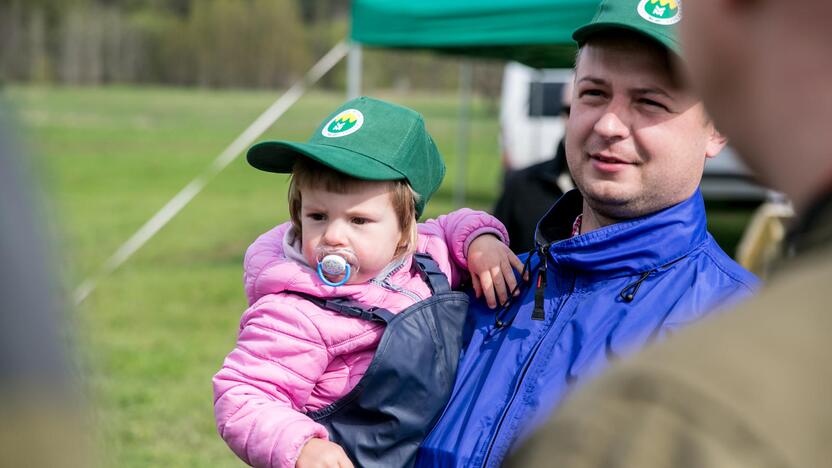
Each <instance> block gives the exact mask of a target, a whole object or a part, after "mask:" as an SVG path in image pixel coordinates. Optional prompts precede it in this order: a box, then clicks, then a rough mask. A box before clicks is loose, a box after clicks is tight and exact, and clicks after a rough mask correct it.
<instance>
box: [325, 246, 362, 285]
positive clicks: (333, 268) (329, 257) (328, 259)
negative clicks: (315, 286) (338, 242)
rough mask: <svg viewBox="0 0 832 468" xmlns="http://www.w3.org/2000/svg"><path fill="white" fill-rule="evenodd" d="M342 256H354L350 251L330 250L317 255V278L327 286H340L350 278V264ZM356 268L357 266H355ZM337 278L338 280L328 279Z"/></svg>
mask: <svg viewBox="0 0 832 468" xmlns="http://www.w3.org/2000/svg"><path fill="white" fill-rule="evenodd" d="M344 257H354V256H353V255H350V252H343V251H341V252H331V253H325V254H324V253H321V254H319V255H318V278H320V279H321V281H323V283H324V284H326V285H327V286H341V285H342V284H344V283H346V282H347V281H349V279H350V274H351V273H352V270H353V268H352V266H351V265H350V262H349V261H347V259H346V258H344ZM356 270H357V267H356ZM327 277H329V278H339V277H341V280H339V281H330V280H329V278H327Z"/></svg>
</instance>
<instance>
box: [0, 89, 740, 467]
mask: <svg viewBox="0 0 832 468" xmlns="http://www.w3.org/2000/svg"><path fill="white" fill-rule="evenodd" d="M3 93H4V94H5V95H6V96H7V97H9V98H11V101H12V102H13V103H15V104H16V107H17V111H18V116H19V118H20V120H21V122H22V123H23V125H24V128H26V129H27V133H28V142H29V146H30V148H31V149H32V150H33V153H34V154H35V155H36V157H35V162H36V165H37V167H38V168H39V169H40V174H42V180H41V182H42V185H43V186H44V188H45V189H46V192H47V194H48V197H47V198H48V200H49V203H50V206H49V212H50V213H51V214H52V216H51V219H50V222H51V223H52V224H53V225H54V226H55V227H56V229H57V230H58V231H59V232H60V233H61V235H60V236H59V243H60V245H59V247H60V251H61V252H62V254H63V255H65V258H64V259H62V260H60V261H59V263H60V265H62V267H63V271H65V278H66V283H67V286H68V289H70V290H72V289H73V288H74V287H75V286H76V285H78V284H79V283H80V282H81V281H82V280H83V279H84V278H86V277H88V276H89V275H91V274H93V273H94V272H95V271H96V270H97V268H98V267H99V266H100V265H101V264H102V263H103V262H104V261H105V260H106V258H107V257H108V256H109V255H110V254H112V253H113V251H114V250H115V249H116V248H117V247H118V246H119V245H120V244H121V243H122V242H123V241H124V240H126V239H127V238H128V237H129V236H130V235H131V234H132V233H133V232H135V230H136V229H138V228H139V227H140V226H141V225H142V224H143V223H144V222H145V221H146V220H147V219H148V218H149V217H150V216H152V215H153V214H154V213H155V212H156V210H158V209H159V208H160V207H161V206H162V205H163V204H164V203H165V202H167V200H168V199H170V198H171V197H172V196H173V195H174V194H175V193H177V192H178V191H179V190H180V189H181V188H182V187H183V186H185V184H186V183H187V182H189V181H190V180H191V179H192V178H193V177H194V176H196V175H197V174H198V173H200V172H201V171H202V170H203V169H204V168H205V167H206V166H207V165H208V164H210V162H211V161H212V160H213V159H214V158H215V157H216V155H217V154H219V153H220V151H222V150H223V149H224V148H225V146H226V145H227V144H228V143H230V142H231V141H232V140H233V139H234V138H235V137H236V136H237V135H238V134H239V133H240V132H241V131H242V130H243V129H244V128H245V127H247V126H248V124H249V123H250V122H251V121H252V120H253V119H254V118H255V117H256V116H257V115H259V113H260V112H262V110H264V109H265V108H266V107H267V106H268V105H269V104H270V103H271V102H272V101H273V100H274V99H276V98H277V96H278V94H277V93H270V92H242V91H199V90H184V89H159V88H118V87H116V88H34V87H10V88H6V89H5V90H4V91H3ZM381 97H386V98H389V99H391V100H394V101H396V102H399V103H402V104H404V105H408V106H410V107H413V108H415V109H417V110H419V111H421V112H422V113H424V114H425V116H426V120H427V123H428V127H429V129H430V131H431V132H432V134H433V135H434V137H435V138H436V141H437V144H438V146H439V148H440V150H441V151H442V153H443V154H444V155H445V157H446V160H447V163H448V174H447V176H446V179H445V184H444V185H443V187H442V188H441V189H440V191H439V193H438V194H437V195H436V196H435V197H434V199H433V200H432V201H431V203H430V204H429V205H428V210H427V215H428V216H431V215H435V214H438V213H442V212H445V211H448V210H450V209H451V208H452V203H451V191H452V190H451V188H452V187H451V186H452V183H453V181H454V180H455V177H456V176H455V174H456V167H455V162H454V161H455V160H454V157H453V156H454V147H455V136H456V117H457V108H456V102H457V100H456V97H455V96H454V95H453V94H451V95H414V94H409V95H407V96H398V95H387V96H381ZM342 99H343V95H341V94H326V93H313V94H311V95H308V96H306V97H304V98H303V99H302V100H301V101H300V102H299V103H298V105H296V106H295V107H294V108H293V109H292V110H290V111H289V112H288V113H287V114H286V115H284V116H283V118H282V119H281V120H280V121H279V122H278V124H276V125H275V126H274V127H273V128H272V129H271V130H270V131H269V132H268V133H267V135H266V136H265V137H268V138H288V139H301V140H304V139H306V138H307V137H308V135H309V134H310V133H311V132H312V131H313V130H314V128H315V126H316V125H317V123H318V122H319V120H320V119H321V118H322V117H323V116H325V115H326V114H327V113H328V111H329V110H331V109H332V108H334V106H335V105H337V104H339V103H340V102H341V100H342ZM486 109H487V106H486V105H484V103H482V102H477V103H476V105H475V109H474V112H473V121H472V123H471V132H472V135H473V136H474V138H472V140H471V146H470V151H471V155H470V165H469V168H470V170H469V172H468V174H467V176H466V177H467V182H468V187H469V192H468V194H469V197H468V202H467V205H469V206H472V207H475V208H481V209H488V208H490V207H491V206H492V204H493V202H494V200H495V198H496V196H497V194H498V193H499V180H500V170H499V152H498V148H497V134H498V131H497V118H496V116H495V115H491V114H489V113H488V111H487V110H486ZM286 182H287V179H286V177H285V176H279V175H273V174H266V173H262V172H259V171H256V170H253V169H251V168H250V167H248V166H247V164H245V162H244V160H243V159H242V158H240V159H238V160H237V161H235V162H234V163H233V164H232V165H231V166H230V167H229V168H227V169H226V170H225V171H224V172H223V173H221V174H220V175H219V176H218V177H217V178H216V179H214V181H213V182H212V183H211V184H210V185H209V186H208V187H207V188H206V190H205V191H204V192H203V193H202V194H200V195H199V196H198V197H197V198H196V199H195V200H194V201H193V203H191V204H190V205H189V206H188V207H186V208H185V209H184V210H183V211H182V213H181V214H180V215H179V216H178V217H176V218H175V219H174V220H173V221H172V222H171V223H170V224H169V225H168V226H167V227H165V228H164V229H163V230H162V231H161V232H160V233H159V234H158V235H157V236H156V237H155V238H153V239H152V240H151V241H150V242H149V243H148V244H147V245H146V246H145V247H144V248H143V249H142V250H140V251H139V252H138V253H137V254H136V255H135V256H134V257H133V258H132V259H131V260H130V261H128V262H127V263H126V264H125V265H124V266H123V267H122V268H121V269H120V270H118V271H116V272H115V273H114V274H113V275H111V276H109V277H107V278H105V279H104V280H103V281H102V282H101V283H100V284H99V287H98V289H97V290H96V291H95V292H94V293H93V294H92V295H91V296H90V297H89V298H88V299H87V301H86V302H85V303H83V304H82V305H81V306H80V307H79V308H78V310H76V311H75V312H74V313H75V314H76V316H77V320H76V322H77V326H78V334H79V343H80V348H81V351H82V358H83V359H82V361H83V362H85V368H86V372H87V375H88V384H89V387H90V388H89V391H90V394H91V395H92V401H93V408H94V411H95V420H96V423H97V427H98V431H99V433H100V446H101V448H102V462H103V463H102V464H103V465H104V466H118V467H148V466H175V467H187V466H193V467H205V466H212V467H222V466H240V462H238V461H237V460H236V458H235V457H234V455H233V454H231V452H230V451H228V449H227V448H226V447H225V445H224V443H223V442H222V441H221V440H220V438H219V437H218V436H217V435H216V430H215V428H214V421H213V413H212V393H211V385H210V378H211V375H212V374H213V373H214V372H215V371H216V370H217V369H218V367H219V365H220V364H221V362H222V359H223V357H224V355H225V354H226V353H227V352H228V351H229V350H230V349H231V347H232V345H233V343H234V338H235V334H236V328H237V323H238V319H239V316H240V313H241V312H242V310H243V306H244V304H245V299H244V297H243V293H242V288H241V268H240V266H241V262H242V256H243V253H244V250H245V248H246V246H247V245H248V243H249V242H251V240H253V239H254V238H255V237H256V236H257V235H258V234H259V233H261V232H263V231H265V230H266V229H267V228H269V227H270V226H272V225H274V224H276V223H278V222H281V221H284V220H286V218H287V212H286V204H285V194H286ZM746 219H747V214H746V213H745V212H734V211H732V210H721V211H720V212H719V213H713V214H712V220H717V221H718V222H719V225H718V226H716V229H714V230H715V231H716V234H718V239H719V240H720V241H721V242H723V243H724V244H725V245H726V247H727V250H729V251H732V250H733V243H735V242H736V239H737V238H738V236H739V233H740V232H741V230H742V228H743V226H744V223H745V222H746Z"/></svg>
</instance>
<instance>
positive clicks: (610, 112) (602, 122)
mask: <svg viewBox="0 0 832 468" xmlns="http://www.w3.org/2000/svg"><path fill="white" fill-rule="evenodd" d="M628 121H629V118H628V117H627V115H626V111H625V110H623V109H619V108H613V107H610V108H608V109H606V112H604V114H603V115H602V116H601V118H599V119H598V121H597V122H595V127H594V130H595V133H597V134H598V135H600V136H601V137H602V138H604V139H607V140H616V139H622V138H627V137H628V136H629V135H630V126H629V125H628Z"/></svg>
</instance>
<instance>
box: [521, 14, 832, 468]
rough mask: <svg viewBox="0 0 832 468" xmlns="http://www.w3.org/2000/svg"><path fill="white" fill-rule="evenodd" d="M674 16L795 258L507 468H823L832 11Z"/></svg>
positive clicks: (831, 232) (831, 263)
mask: <svg viewBox="0 0 832 468" xmlns="http://www.w3.org/2000/svg"><path fill="white" fill-rule="evenodd" d="M684 7H685V12H684V14H685V18H684V20H683V24H682V30H683V39H684V46H685V54H686V58H687V61H688V65H689V68H690V70H689V72H690V75H691V79H692V81H693V82H694V85H695V86H696V87H697V88H698V90H699V91H700V92H701V94H702V96H703V98H704V100H705V103H706V105H707V106H709V111H710V112H711V114H712V115H713V118H714V119H715V121H716V123H717V125H719V127H720V128H721V129H723V130H724V131H725V132H726V134H727V135H728V136H729V137H730V138H731V139H732V142H733V145H735V146H736V148H737V149H738V150H739V152H740V154H741V155H742V157H743V159H744V160H745V162H746V163H748V165H749V166H750V167H752V168H753V169H754V170H755V171H756V172H757V174H758V175H759V177H760V178H761V179H762V180H763V181H764V182H766V183H768V184H770V185H771V186H772V187H773V188H775V189H777V190H781V191H783V192H784V193H785V194H786V195H788V196H789V197H790V198H791V200H792V201H793V203H794V206H795V211H796V213H797V220H796V223H795V224H794V225H793V227H792V230H791V233H790V236H789V249H790V250H791V252H792V253H794V257H793V258H789V259H787V260H784V261H783V262H782V263H781V265H780V268H779V270H778V271H777V272H775V274H773V275H772V278H771V282H770V283H769V284H768V285H767V287H766V289H765V290H764V291H763V292H762V293H761V294H760V295H759V296H758V297H757V298H755V299H754V300H752V301H750V302H748V303H746V304H744V305H743V306H741V307H740V308H739V309H738V310H736V311H734V312H732V313H730V314H726V315H725V316H722V317H719V318H716V319H714V320H712V321H709V322H706V323H703V324H700V326H698V327H696V328H695V329H691V330H688V331H686V332H685V333H683V334H680V335H679V336H677V337H675V338H674V339H673V340H671V341H669V342H666V343H663V344H662V345H659V346H656V347H655V348H653V349H650V350H649V351H647V352H645V353H643V354H642V355H640V356H638V357H637V358H636V359H634V360H633V361H630V362H627V363H622V365H619V366H618V367H617V368H615V369H614V370H612V371H611V372H609V373H608V374H606V375H604V376H603V377H602V378H601V379H599V380H598V381H596V382H594V383H593V384H592V385H591V386H588V387H587V388H585V389H583V390H582V391H581V392H579V393H578V394H577V396H576V398H575V399H574V400H573V401H571V402H569V404H567V405H565V406H564V408H563V410H562V411H561V412H559V413H558V414H557V415H556V416H555V417H554V418H553V419H552V420H551V421H549V422H548V423H547V424H546V425H545V426H544V427H543V428H542V429H541V430H540V431H539V432H537V433H536V434H535V436H534V437H533V438H532V439H531V440H529V442H528V443H526V444H525V445H523V446H522V447H520V448H519V449H518V450H517V451H516V454H515V457H514V458H513V459H512V463H511V464H512V466H561V467H608V466H615V467H639V468H650V467H665V466H674V467H682V468H684V467H700V466H701V467H712V468H720V467H726V468H727V467H732V468H733V467H801V468H809V467H821V466H829V463H830V460H832V445H830V443H829V441H830V439H832V397H830V389H832V365H830V364H829V358H830V357H831V356H832V340H830V337H829V332H830V330H832V314H830V307H829V302H830V300H829V287H830V285H832V149H830V146H829V143H828V142H827V141H826V139H827V138H828V136H827V134H828V131H829V128H830V125H831V124H832V88H830V83H832V50H830V47H832V28H830V25H831V24H832V3H831V2H829V1H828V0H795V1H791V2H783V1H781V0H696V1H691V2H685V3H684Z"/></svg>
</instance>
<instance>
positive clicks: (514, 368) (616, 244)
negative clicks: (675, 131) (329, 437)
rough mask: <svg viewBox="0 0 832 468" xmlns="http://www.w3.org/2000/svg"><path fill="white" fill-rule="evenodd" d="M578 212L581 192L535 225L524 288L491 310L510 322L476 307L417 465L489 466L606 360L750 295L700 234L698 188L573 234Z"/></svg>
mask: <svg viewBox="0 0 832 468" xmlns="http://www.w3.org/2000/svg"><path fill="white" fill-rule="evenodd" d="M581 204H582V199H581V196H580V193H578V192H577V191H572V192H569V193H567V194H566V195H564V196H563V197H562V198H561V199H560V200H559V201H558V202H557V203H556V204H555V206H554V207H552V209H551V210H550V211H549V212H548V213H547V214H546V216H544V217H543V219H542V220H541V221H540V223H539V224H538V227H537V234H536V239H537V243H538V246H539V249H538V252H539V253H535V254H532V255H531V257H532V258H530V259H528V260H530V264H529V268H530V271H531V272H532V275H531V281H530V282H529V286H528V287H527V288H526V289H525V290H524V291H523V292H522V293H521V296H520V297H518V298H517V299H516V300H515V305H513V306H511V307H509V308H508V309H507V310H505V311H503V312H502V313H501V314H499V319H500V320H502V321H504V322H506V323H508V325H507V326H504V327H502V328H501V327H498V326H496V325H495V322H496V319H495V312H494V311H493V310H491V309H488V308H487V307H486V306H485V305H484V304H482V303H479V302H478V303H476V304H474V305H472V306H471V309H470V311H469V314H470V317H469V320H470V321H471V323H470V326H471V328H470V330H469V333H470V335H469V337H468V338H467V339H468V344H467V348H466V350H465V352H464V354H463V355H462V359H461V361H460V364H459V371H458V374H457V377H456V384H455V387H454V391H453V394H452V396H451V399H450V401H449V403H448V406H447V407H446V408H445V411H444V413H443V414H442V417H441V418H440V419H439V421H438V423H437V424H436V426H435V427H434V429H433V431H432V432H431V433H430V435H429V436H428V438H427V439H425V441H424V442H423V444H422V446H421V448H420V450H419V458H418V460H417V463H416V466H423V467H440V466H454V467H456V466H465V467H468V466H476V467H479V466H498V465H499V464H500V463H501V461H502V460H503V458H505V456H506V455H507V454H508V451H509V450H510V448H511V446H512V444H513V443H514V442H515V441H516V440H517V439H518V438H522V437H523V436H524V435H525V434H528V433H529V432H530V431H531V430H532V429H534V428H535V427H537V426H538V425H539V424H540V423H542V422H543V420H544V419H545V418H546V417H547V416H548V415H549V413H550V412H551V411H552V410H553V409H554V408H555V407H556V406H557V405H558V404H559V403H560V401H561V399H562V398H563V397H564V396H565V394H566V393H567V392H568V391H569V390H570V389H571V388H572V387H573V386H574V385H575V384H576V383H580V382H582V381H583V380H584V379H585V378H587V377H589V376H593V375H595V374H597V373H598V372H599V371H600V370H601V369H603V368H604V367H605V366H606V365H607V364H608V362H609V361H610V359H614V358H616V357H619V356H623V355H626V354H628V353H631V352H634V351H636V350H637V349H638V348H641V347H642V346H644V345H645V344H647V343H648V342H650V341H651V340H654V339H656V338H658V337H661V336H663V335H665V334H667V333H668V332H670V331H672V330H675V329H677V328H679V327H683V326H685V325H687V324H688V323H690V322H693V321H695V320H697V319H699V318H701V317H702V316H704V315H706V314H707V313H709V312H711V311H712V310H713V309H714V308H715V307H718V306H723V305H727V304H728V303H733V302H736V301H737V300H739V299H742V298H745V297H747V296H749V295H750V294H751V293H752V292H753V290H754V289H755V288H756V287H757V284H758V281H757V279H756V278H755V277H754V276H753V275H752V274H751V273H749V272H747V271H746V270H744V269H743V268H742V267H740V266H739V265H737V264H736V263H735V262H734V261H733V260H731V258H729V257H728V256H727V255H726V254H725V253H724V252H723V251H722V249H720V248H719V246H718V245H717V244H716V242H715V241H714V239H713V237H711V235H710V234H708V232H707V228H706V219H705V207H704V203H703V201H702V196H701V194H700V193H699V192H698V191H697V192H696V193H695V194H694V195H693V196H692V197H691V198H689V199H688V200H686V201H684V202H682V203H680V204H678V205H675V206H672V207H670V208H666V209H664V210H662V211H659V212H657V213H654V214H652V215H649V216H645V217H642V218H637V219H633V220H629V221H625V222H621V223H617V224H614V225H611V226H607V227H605V228H602V229H598V230H596V231H592V232H589V233H587V234H584V235H580V236H575V237H572V238H570V237H569V236H570V235H571V228H572V223H573V221H574V220H575V218H576V216H577V215H578V214H579V213H580V212H581ZM541 258H545V267H544V265H543V260H541ZM541 267H543V268H541ZM543 271H545V274H541V272H543ZM538 284H539V285H540V287H537V285H538ZM538 290H539V291H538ZM536 293H537V296H538V297H536ZM536 302H537V303H538V304H537V306H538V307H537V310H535V309H536ZM541 306H542V307H541Z"/></svg>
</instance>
